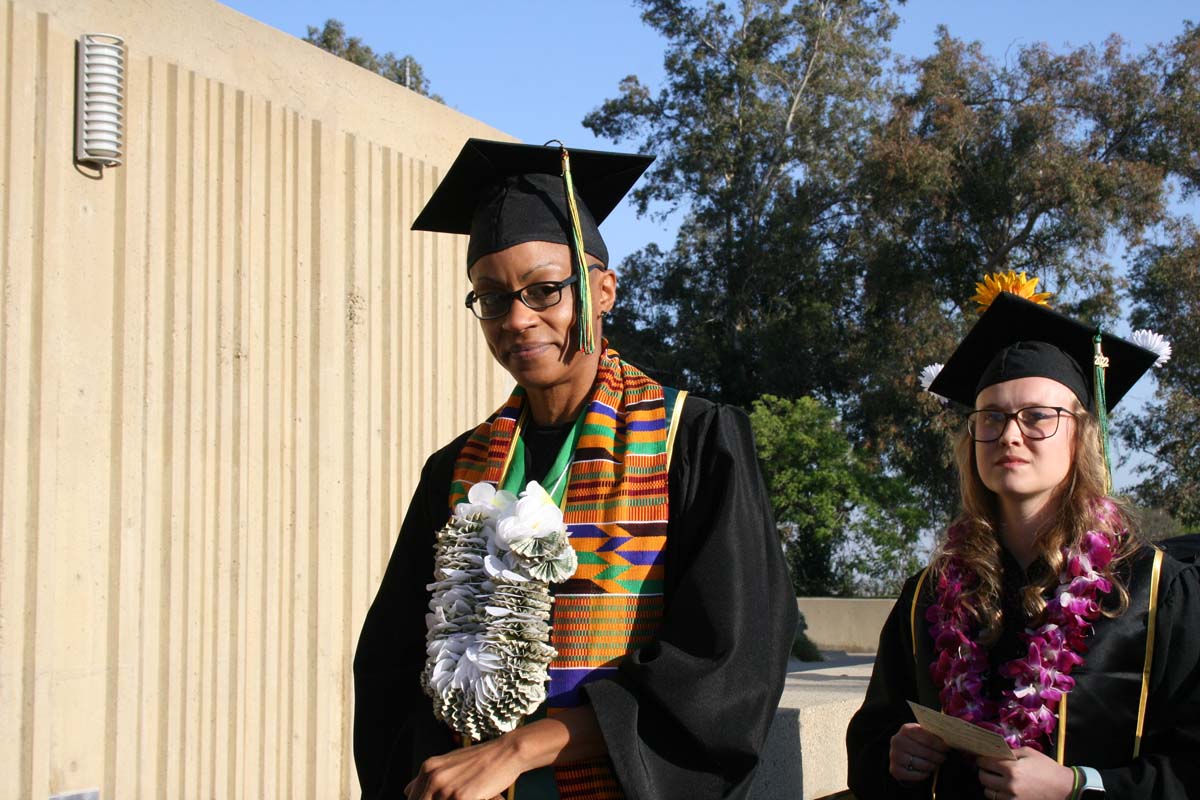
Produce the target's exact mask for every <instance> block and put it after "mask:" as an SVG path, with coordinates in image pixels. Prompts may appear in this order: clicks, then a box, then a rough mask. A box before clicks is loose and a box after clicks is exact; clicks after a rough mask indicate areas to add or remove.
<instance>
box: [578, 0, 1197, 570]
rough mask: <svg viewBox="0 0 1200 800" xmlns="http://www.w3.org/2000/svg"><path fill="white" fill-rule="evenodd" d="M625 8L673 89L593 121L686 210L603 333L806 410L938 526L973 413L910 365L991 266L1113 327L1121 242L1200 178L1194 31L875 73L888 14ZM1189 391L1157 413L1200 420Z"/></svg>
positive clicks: (929, 358)
mask: <svg viewBox="0 0 1200 800" xmlns="http://www.w3.org/2000/svg"><path fill="white" fill-rule="evenodd" d="M639 5H640V6H641V8H642V17H643V19H644V20H645V22H646V23H647V24H648V25H650V26H651V27H652V28H654V29H655V30H656V31H658V32H659V33H660V34H662V36H663V37H664V38H665V39H666V41H667V49H666V53H665V56H664V66H665V73H666V77H665V81H664V84H663V86H662V87H661V88H658V89H652V88H651V87H648V86H646V85H645V84H643V83H642V82H641V81H640V80H638V78H637V77H636V76H629V77H627V78H625V79H624V80H623V81H622V82H621V84H620V86H619V87H618V93H617V95H616V96H615V97H613V98H610V99H608V100H606V101H605V102H604V103H603V104H602V105H601V106H600V107H599V108H597V109H596V110H595V111H593V112H592V113H590V114H589V115H588V116H587V117H586V118H585V120H584V124H585V125H587V126H588V127H589V128H590V129H591V130H592V131H593V132H595V133H596V134H597V135H599V136H603V137H607V138H609V139H612V140H613V141H614V142H630V141H632V142H636V144H637V147H638V148H639V149H642V150H645V151H647V152H652V153H654V154H655V155H656V156H658V159H657V160H656V161H655V163H654V165H653V167H652V169H651V171H650V172H649V174H648V180H646V181H645V182H644V183H643V184H642V186H641V188H639V189H638V190H637V192H636V193H635V198H636V201H637V202H638V203H639V204H640V207H641V209H642V210H643V211H650V210H653V211H655V212H656V213H660V212H661V213H670V212H671V211H675V210H678V211H679V213H680V214H681V215H682V218H683V221H682V224H681V225H680V228H679V233H678V236H677V238H676V240H675V242H674V244H673V246H672V247H671V248H670V249H669V250H668V249H666V248H659V247H656V246H650V247H647V248H645V249H643V250H641V251H640V252H637V253H634V254H633V255H631V256H630V257H629V258H628V259H627V260H626V261H625V262H624V263H623V264H622V265H621V267H620V268H621V286H622V289H621V291H622V300H621V304H620V309H619V311H618V313H617V314H615V315H614V316H613V318H612V320H611V322H610V323H609V324H607V325H606V332H607V333H608V334H609V335H610V336H611V337H612V338H613V340H614V341H616V342H618V343H619V344H620V345H621V347H622V351H623V352H625V353H626V354H628V355H629V356H630V357H632V358H633V359H634V360H635V361H637V362H638V363H641V364H645V365H646V366H647V367H648V368H649V369H651V370H652V371H654V372H655V373H656V374H658V375H659V376H660V377H661V378H662V379H663V380H665V381H668V382H672V383H675V384H677V385H680V386H683V387H685V388H689V389H691V390H693V391H697V392H700V393H703V394H705V395H707V396H710V397H713V398H714V399H719V400H723V401H725V402H730V403H735V404H739V405H743V406H745V405H748V404H749V403H750V402H751V401H752V400H754V398H757V397H760V396H763V395H767V394H772V395H778V396H782V397H805V396H811V397H815V398H820V400H821V401H822V402H823V403H825V404H826V405H828V406H830V407H832V408H836V409H837V410H838V411H839V412H840V415H841V416H840V418H841V420H842V422H843V424H844V425H845V434H844V436H845V437H846V438H847V439H848V440H849V441H853V442H854V443H855V445H856V450H855V452H856V458H857V459H858V463H859V464H860V465H861V468H862V469H864V470H865V471H866V472H867V473H868V474H870V475H872V476H875V477H877V478H879V480H881V481H883V483H882V485H881V486H880V487H876V489H875V491H876V492H878V493H881V494H883V495H886V494H887V492H888V491H892V490H895V486H896V484H895V480H896V478H895V476H897V475H902V476H904V478H906V479H907V481H908V485H907V486H904V487H903V492H905V493H916V494H917V495H918V496H920V498H921V499H922V502H923V504H924V507H925V508H926V509H927V510H928V511H929V512H931V514H933V516H934V519H936V520H937V521H938V522H939V523H940V522H944V521H945V519H946V518H947V517H948V516H949V515H950V514H951V513H953V511H954V508H955V505H956V502H957V489H956V482H955V480H954V477H953V469H952V459H951V447H950V437H949V436H948V433H949V432H950V431H951V430H952V429H955V428H957V426H959V425H961V417H960V416H959V415H957V414H956V413H954V412H953V411H951V410H947V409H943V408H942V407H941V406H939V405H938V404H937V403H936V402H935V401H934V400H932V399H931V398H929V397H928V396H927V395H923V394H922V393H920V392H919V391H918V389H919V387H918V386H917V375H918V374H919V371H920V369H921V367H923V366H924V365H926V364H929V363H932V362H944V361H945V359H946V357H947V356H948V355H949V353H950V352H951V351H952V349H953V347H954V344H955V343H956V342H957V340H958V339H959V338H960V337H961V335H962V334H963V333H964V332H965V331H966V329H967V328H968V327H969V325H970V324H971V323H972V322H973V320H974V319H975V315H974V310H973V309H972V308H970V307H969V305H970V304H969V303H968V298H969V297H970V296H971V295H972V294H973V293H974V292H973V285H974V283H975V281H977V280H980V279H981V278H982V276H983V274H984V273H986V272H990V271H997V270H1008V269H1015V270H1029V271H1031V272H1032V273H1033V274H1035V275H1037V276H1040V277H1041V278H1042V285H1041V287H1040V288H1042V289H1048V290H1050V291H1053V292H1055V293H1056V297H1055V299H1054V303H1055V306H1056V307H1057V308H1058V309H1060V310H1062V311H1064V312H1065V313H1068V314H1072V315H1074V316H1077V317H1080V318H1084V319H1091V320H1093V321H1095V322H1097V323H1105V324H1109V323H1111V322H1112V320H1113V318H1114V316H1115V313H1116V311H1117V300H1118V292H1119V290H1120V289H1121V288H1122V285H1121V281H1120V280H1119V279H1118V277H1117V276H1116V275H1115V274H1114V271H1113V269H1112V266H1111V264H1109V263H1108V253H1109V251H1110V249H1111V245H1112V242H1113V241H1114V240H1115V239H1118V238H1120V239H1123V240H1124V241H1126V242H1129V243H1130V244H1132V245H1134V246H1140V245H1141V244H1143V243H1144V240H1145V239H1146V238H1147V237H1148V236H1151V235H1153V234H1155V232H1156V231H1158V230H1159V229H1160V228H1161V227H1162V226H1163V225H1164V224H1165V223H1166V222H1167V220H1168V217H1169V214H1168V199H1169V197H1170V191H1171V187H1172V185H1174V186H1177V187H1178V188H1179V190H1180V191H1182V192H1183V193H1184V194H1185V195H1186V194H1188V193H1192V192H1195V191H1197V190H1198V188H1200V158H1198V156H1197V153H1200V65H1198V62H1200V31H1198V29H1197V28H1196V26H1193V25H1187V26H1185V29H1184V31H1183V33H1182V34H1181V35H1180V36H1179V37H1178V38H1177V39H1175V40H1174V41H1173V42H1170V43H1168V44H1166V45H1162V46H1156V47H1151V48H1148V49H1147V50H1146V51H1144V52H1142V53H1139V54H1131V53H1129V52H1128V49H1127V48H1126V47H1125V46H1124V45H1123V44H1122V42H1121V41H1120V39H1119V38H1117V37H1113V38H1111V39H1110V40H1108V41H1107V42H1105V43H1104V44H1103V45H1102V46H1086V47H1081V48H1078V49H1075V50H1071V51H1069V52H1065V53H1057V52H1054V51H1052V50H1050V49H1049V48H1048V47H1046V46H1045V45H1041V44H1034V45H1030V46H1026V47H1021V48H1016V49H1014V50H1013V51H1010V52H1009V53H1008V54H1006V57H1005V59H1004V60H1003V62H1001V61H998V60H996V59H994V58H991V57H988V56H987V55H985V54H984V53H983V50H982V47H981V46H980V45H979V44H977V43H968V42H964V41H962V40H959V39H955V38H954V37H953V36H951V35H950V33H949V32H948V31H946V30H944V29H943V30H940V31H939V33H938V35H937V40H936V50H935V52H934V53H933V54H932V55H931V56H929V57H928V58H925V59H921V60H917V61H912V62H908V63H905V64H903V65H902V67H901V68H900V70H899V71H898V72H889V71H888V65H889V63H890V61H889V52H888V48H887V40H888V37H889V35H890V33H891V30H892V29H893V27H894V26H895V24H896V17H895V14H894V13H893V12H892V10H891V7H890V6H889V4H888V3H887V2H885V0H878V1H876V2H866V1H865V0H797V1H794V2H785V1H784V0H743V2H740V3H737V4H731V5H726V4H724V3H719V2H713V1H712V0H710V1H709V2H703V3H702V2H698V1H697V2H687V1H686V0H640V2H639ZM1192 263H1193V265H1194V264H1195V261H1193V262H1192ZM1194 282H1195V281H1193V283H1194ZM1164 327H1166V326H1164ZM1193 329H1195V326H1194V325H1193ZM1191 396H1193V397H1194V396H1198V395H1195V394H1192V395H1191ZM1186 397H1187V395H1185V394H1184V393H1182V392H1181V393H1180V394H1179V395H1178V396H1177V397H1176V398H1175V400H1174V401H1173V402H1174V403H1175V405H1173V406H1171V408H1170V409H1169V410H1170V411H1171V412H1172V413H1176V414H1185V415H1186V414H1193V415H1194V414H1195V413H1196V408H1195V407H1194V406H1193V407H1191V408H1186V407H1185V406H1186V403H1187V400H1186ZM1193 402H1194V401H1193ZM1185 418H1190V417H1185ZM1192 429H1193V430H1195V429H1200V426H1193V428H1192ZM1146 441H1149V440H1146ZM1176 448H1177V458H1176V460H1175V461H1172V462H1170V463H1171V464H1172V465H1173V466H1171V467H1170V469H1171V470H1172V471H1174V470H1176V469H1178V468H1180V466H1181V465H1182V460H1183V458H1184V453H1185V452H1186V448H1185V447H1184V443H1182V442H1180V443H1179V444H1178V445H1176ZM1191 452H1192V458H1191V461H1190V463H1197V462H1198V461H1200V460H1198V459H1196V458H1195V457H1194V456H1195V454H1196V451H1195V450H1193V451H1191ZM1172 474H1174V472H1172ZM888 476H890V477H888ZM850 485H853V484H852V483H851V484H850ZM859 485H862V482H861V481H860V483H859ZM823 489H824V490H826V491H829V492H832V493H835V494H836V493H837V492H844V491H845V490H844V489H843V488H841V487H839V486H828V487H823ZM1192 496H1195V497H1200V494H1198V493H1196V492H1192ZM1176 498H1177V499H1176V500H1175V501H1172V503H1174V505H1171V506H1170V508H1171V509H1173V510H1177V509H1178V507H1179V503H1180V502H1182V500H1181V495H1177V496H1176ZM837 507H839V506H837V505H836V504H833V505H831V506H830V507H829V508H825V509H819V508H814V509H812V511H811V513H812V514H813V515H814V516H820V515H822V514H824V515H826V516H828V515H831V514H833V513H834V512H833V511H832V510H831V509H833V508H837ZM850 507H851V508H855V509H857V508H859V507H860V506H859V505H858V500H857V499H851V501H850ZM864 507H865V506H864ZM843 513H845V512H844V511H843ZM868 516H869V515H868ZM781 519H786V517H781ZM811 546H812V547H818V545H817V544H816V543H814V544H812V545H811ZM819 555H820V554H819V553H818V552H814V553H813V557H814V558H817V556H819ZM818 560H819V559H818Z"/></svg>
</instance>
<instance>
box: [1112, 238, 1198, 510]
mask: <svg viewBox="0 0 1200 800" xmlns="http://www.w3.org/2000/svg"><path fill="white" fill-rule="evenodd" d="M1131 278H1132V283H1133V290H1132V295H1133V298H1134V302H1135V304H1136V305H1135V306H1134V313H1133V326H1134V327H1135V328H1150V329H1152V330H1154V331H1157V332H1158V333H1160V334H1162V335H1163V336H1165V337H1166V338H1167V339H1168V340H1169V341H1170V342H1171V348H1172V355H1171V360H1170V361H1169V362H1167V363H1166V364H1165V365H1163V366H1162V367H1161V368H1160V369H1157V370H1155V372H1154V374H1155V378H1156V379H1157V380H1158V386H1159V392H1158V397H1159V399H1158V400H1157V401H1156V402H1154V403H1151V404H1150V405H1149V406H1148V407H1147V408H1146V411H1145V413H1144V414H1141V415H1139V416H1138V417H1137V418H1136V419H1126V420H1123V421H1122V423H1121V426H1120V431H1121V435H1122V437H1123V438H1124V439H1125V441H1126V443H1128V444H1130V445H1132V446H1133V447H1135V448H1138V449H1140V450H1145V451H1149V452H1151V453H1153V454H1154V455H1155V459H1154V460H1153V461H1150V462H1148V463H1147V464H1145V465H1144V466H1142V467H1141V469H1140V472H1141V474H1142V475H1143V476H1144V480H1143V481H1142V482H1141V483H1140V484H1139V485H1138V486H1137V487H1136V489H1135V494H1136V496H1137V499H1138V500H1139V502H1141V503H1142V504H1144V505H1149V506H1154V507H1157V508H1160V509H1162V510H1164V511H1166V512H1168V513H1169V514H1170V515H1171V516H1172V517H1174V518H1175V519H1177V520H1178V521H1179V522H1181V523H1182V524H1183V525H1184V526H1186V527H1189V528H1195V527H1197V526H1200V229H1197V227H1196V225H1195V224H1194V223H1192V222H1190V221H1178V222H1176V223H1174V224H1173V225H1171V226H1169V227H1168V229H1167V232H1166V235H1165V237H1164V240H1163V241H1162V242H1160V243H1155V244H1150V245H1147V246H1146V247H1144V248H1143V249H1142V250H1141V252H1140V253H1139V255H1138V258H1137V260H1136V261H1135V263H1134V268H1133V272H1132V276H1131Z"/></svg>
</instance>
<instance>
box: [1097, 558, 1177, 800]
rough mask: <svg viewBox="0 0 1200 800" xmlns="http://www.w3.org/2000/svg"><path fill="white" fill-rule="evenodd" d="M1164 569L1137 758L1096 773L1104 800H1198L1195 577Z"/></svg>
mask: <svg viewBox="0 0 1200 800" xmlns="http://www.w3.org/2000/svg"><path fill="white" fill-rule="evenodd" d="M1168 562H1170V560H1168ZM1174 566H1178V565H1174ZM1167 569H1168V568H1167V567H1164V574H1163V579H1164V583H1163V585H1162V587H1161V588H1160V592H1159V601H1160V604H1159V610H1158V618H1157V622H1156V632H1155V637H1154V639H1155V648H1154V660H1153V663H1152V665H1151V671H1150V694H1149V701H1148V702H1147V705H1146V723H1145V732H1144V736H1143V738H1142V749H1141V756H1140V757H1139V758H1137V759H1134V760H1133V762H1132V763H1131V764H1130V765H1129V766H1126V767H1118V768H1113V769H1100V770H1099V772H1100V777H1101V778H1102V779H1103V780H1104V789H1105V797H1106V798H1108V800H1134V799H1135V798H1145V797H1155V798H1161V799H1162V800H1184V799H1185V798H1200V759H1198V758H1197V754H1198V753H1200V573H1198V572H1197V568H1196V567H1193V566H1187V567H1179V568H1178V571H1174V570H1172V571H1174V574H1173V575H1170V576H1169V575H1168V573H1167ZM1168 578H1169V580H1168ZM1081 766H1088V765H1087V764H1086V763H1084V764H1081Z"/></svg>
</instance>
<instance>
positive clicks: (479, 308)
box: [467, 275, 579, 319]
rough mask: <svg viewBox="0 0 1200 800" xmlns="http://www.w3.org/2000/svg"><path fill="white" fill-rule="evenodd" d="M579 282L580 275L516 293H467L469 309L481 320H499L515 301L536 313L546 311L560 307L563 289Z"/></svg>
mask: <svg viewBox="0 0 1200 800" xmlns="http://www.w3.org/2000/svg"><path fill="white" fill-rule="evenodd" d="M578 282H579V276H578V275H572V276H571V277H569V278H567V279H565V280H561V281H538V282H537V283H531V284H529V285H528V286H522V287H521V288H520V289H517V290H516V291H515V292H481V293H479V294H476V293H475V292H474V291H470V292H467V308H469V309H471V313H473V314H474V315H475V316H477V317H479V318H480V319H498V318H499V317H503V316H504V315H505V314H507V313H508V310H509V309H510V308H512V304H513V300H518V299H519V300H520V301H521V302H522V303H524V304H525V305H526V306H528V307H529V308H532V309H533V310H534V311H545V310H546V309H547V308H551V307H553V306H556V305H558V303H559V301H561V300H562V295H563V289H565V288H567V287H568V286H570V285H571V284H573V283H578Z"/></svg>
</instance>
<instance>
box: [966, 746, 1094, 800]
mask: <svg viewBox="0 0 1200 800" xmlns="http://www.w3.org/2000/svg"><path fill="white" fill-rule="evenodd" d="M1013 753H1014V754H1015V755H1016V757H1017V760H1016V761H1010V760H1006V759H997V758H979V759H976V763H977V764H978V765H979V782H980V783H981V784H983V787H984V791H983V795H984V797H986V798H987V800H1010V798H1015V800H1064V798H1066V797H1067V796H1069V795H1070V794H1071V789H1072V788H1073V787H1074V786H1075V774H1074V773H1073V772H1072V771H1071V768H1070V767H1064V766H1062V765H1061V764H1059V763H1058V762H1057V761H1055V760H1054V759H1053V758H1050V757H1049V756H1047V755H1045V754H1043V753H1039V752H1038V751H1037V750H1034V749H1032V748H1029V747H1022V748H1021V749H1020V750H1014V751H1013Z"/></svg>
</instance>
